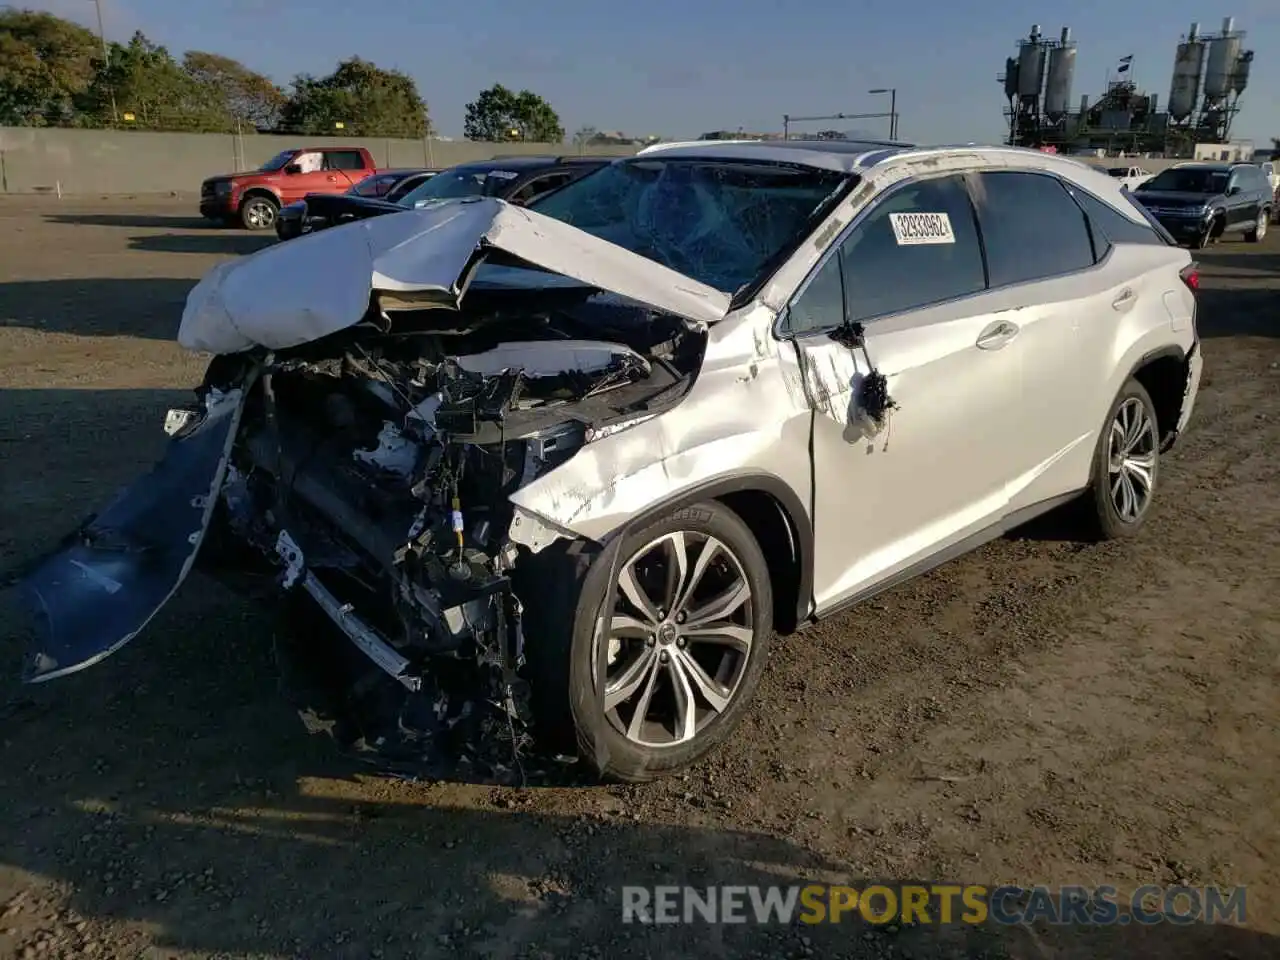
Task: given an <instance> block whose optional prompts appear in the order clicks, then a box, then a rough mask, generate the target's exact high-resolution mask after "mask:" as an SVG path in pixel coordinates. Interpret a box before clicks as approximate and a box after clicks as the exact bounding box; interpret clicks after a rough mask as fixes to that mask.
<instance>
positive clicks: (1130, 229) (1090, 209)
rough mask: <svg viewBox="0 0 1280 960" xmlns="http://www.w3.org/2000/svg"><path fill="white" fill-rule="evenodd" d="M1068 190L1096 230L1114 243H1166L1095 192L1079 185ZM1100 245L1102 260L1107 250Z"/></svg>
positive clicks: (1157, 244)
mask: <svg viewBox="0 0 1280 960" xmlns="http://www.w3.org/2000/svg"><path fill="white" fill-rule="evenodd" d="M1068 190H1070V192H1071V195H1072V196H1073V197H1075V198H1076V203H1078V204H1080V207H1081V209H1082V210H1084V212H1085V215H1086V216H1088V218H1089V222H1090V223H1091V224H1092V225H1093V227H1094V230H1095V231H1101V233H1102V235H1103V236H1104V237H1105V238H1106V239H1107V240H1109V241H1111V242H1112V243H1145V244H1149V245H1150V244H1154V245H1155V246H1163V245H1164V241H1163V240H1162V239H1161V238H1160V237H1159V235H1158V234H1157V233H1156V232H1155V230H1153V229H1151V227H1150V226H1149V225H1147V224H1146V223H1135V222H1134V221H1133V220H1130V219H1129V218H1128V217H1126V216H1125V215H1124V214H1122V213H1121V212H1120V211H1119V210H1117V209H1115V208H1114V207H1113V206H1111V205H1110V204H1109V203H1104V202H1103V201H1102V200H1099V199H1098V198H1097V197H1095V196H1094V195H1093V194H1091V193H1086V192H1085V191H1084V190H1081V189H1080V188H1079V187H1069V188H1068ZM1096 239H1097V238H1096V237H1095V240H1096ZM1098 246H1099V250H1098V259H1099V260H1101V259H1102V254H1103V253H1104V252H1105V251H1104V250H1103V249H1102V247H1103V246H1104V245H1103V244H1099V245H1098Z"/></svg>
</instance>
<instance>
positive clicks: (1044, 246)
mask: <svg viewBox="0 0 1280 960" xmlns="http://www.w3.org/2000/svg"><path fill="white" fill-rule="evenodd" d="M969 183H970V188H971V190H972V191H973V198H974V205H975V206H976V208H977V211H978V223H979V225H980V226H981V229H982V240H983V246H984V248H985V250H986V255H987V265H988V269H989V271H990V282H991V290H992V292H991V295H990V296H991V300H992V305H993V308H994V309H998V310H999V311H1000V316H1001V317H1003V318H1005V319H1006V320H1007V322H1009V323H1010V324H1012V325H1013V326H1014V327H1016V328H1017V329H1018V331H1019V333H1018V336H1019V339H1020V342H1021V345H1022V354H1021V357H1022V364H1023V367H1022V370H1023V383H1024V388H1025V389H1024V392H1023V397H1022V401H1021V409H1020V411H1019V414H1018V416H1017V418H1016V423H1015V425H1014V429H1013V432H1012V433H1011V435H1010V436H1009V438H1008V439H1009V443H1010V444H1011V446H1012V447H1013V448H1014V454H1013V456H1014V458H1015V460H1016V467H1015V468H1014V469H1012V470H1011V471H1010V474H1009V483H1010V488H1009V498H1010V504H1011V508H1012V509H1013V510H1015V511H1016V510H1018V509H1021V508H1022V507H1026V506H1031V505H1032V504H1035V503H1038V502H1040V501H1041V500H1046V499H1049V498H1051V497H1053V496H1056V495H1058V494H1060V493H1065V492H1067V490H1066V489H1064V488H1067V487H1070V486H1072V485H1073V484H1074V483H1075V482H1076V481H1075V477H1074V473H1075V472H1076V471H1075V468H1074V463H1075V462H1076V460H1075V458H1073V457H1072V454H1073V452H1074V453H1076V454H1079V453H1080V448H1081V447H1082V446H1087V445H1088V444H1089V443H1090V442H1091V441H1090V439H1089V438H1090V435H1091V433H1092V431H1093V430H1094V425H1093V424H1092V423H1089V424H1086V423H1084V422H1083V417H1082V415H1081V410H1080V404H1079V400H1078V398H1079V397H1080V395H1081V393H1082V392H1086V393H1087V392H1088V391H1089V390H1090V389H1091V387H1090V386H1089V385H1088V384H1085V383H1082V379H1081V378H1082V377H1083V376H1084V373H1083V371H1084V369H1085V364H1084V353H1085V351H1086V349H1087V344H1088V343H1089V342H1090V336H1089V334H1090V332H1091V330H1092V328H1093V326H1095V325H1098V324H1106V323H1114V320H1113V319H1112V316H1113V310H1112V308H1111V307H1110V300H1118V301H1119V302H1120V305H1121V306H1120V309H1123V308H1124V307H1125V305H1126V304H1128V305H1129V306H1132V305H1133V300H1132V299H1129V300H1126V299H1124V298H1134V297H1136V294H1135V291H1133V290H1132V289H1129V288H1125V287H1123V285H1119V286H1117V287H1116V289H1115V290H1111V289H1110V287H1111V286H1115V284H1114V283H1111V282H1110V281H1108V280H1107V279H1106V278H1103V277H1101V276H1099V275H1098V274H1097V273H1096V272H1095V270H1094V266H1095V263H1096V262H1097V260H1098V257H1097V256H1096V255H1095V248H1094V245H1093V241H1092V237H1091V235H1090V229H1089V223H1088V221H1087V219H1086V217H1085V214H1084V212H1083V211H1082V210H1081V209H1080V208H1079V206H1078V205H1077V204H1076V202H1075V201H1074V200H1073V199H1072V197H1071V195H1070V194H1069V193H1068V191H1067V188H1066V187H1065V185H1064V184H1063V183H1062V181H1060V180H1059V179H1058V178H1056V177H1054V176H1051V175H1049V174H1044V173H1035V172H1030V171H1028V172H1020V171H998V172H984V173H979V174H976V175H973V176H971V177H970V178H969Z"/></svg>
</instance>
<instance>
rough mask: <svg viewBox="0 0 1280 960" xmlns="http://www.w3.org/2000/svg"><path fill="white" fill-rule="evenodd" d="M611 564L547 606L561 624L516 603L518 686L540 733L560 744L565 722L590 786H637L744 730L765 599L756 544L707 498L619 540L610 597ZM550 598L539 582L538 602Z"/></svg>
mask: <svg viewBox="0 0 1280 960" xmlns="http://www.w3.org/2000/svg"><path fill="white" fill-rule="evenodd" d="M611 556H612V553H611V552H609V551H605V552H604V553H603V554H601V555H600V556H598V557H597V558H596V560H595V562H594V563H593V564H592V566H591V567H589V568H588V569H587V571H586V573H585V576H583V577H582V579H581V581H580V582H581V590H580V591H578V595H577V599H576V603H574V604H572V605H563V604H561V603H555V604H553V605H552V606H553V607H559V610H560V611H561V614H560V615H559V616H550V617H548V616H546V614H548V613H551V612H552V611H551V610H550V609H548V608H547V607H543V609H542V611H536V608H537V607H539V606H543V605H542V604H541V603H535V604H532V605H530V606H529V607H526V612H527V614H531V615H533V616H532V617H527V618H526V621H525V628H526V635H527V637H528V643H527V650H528V656H529V659H530V666H531V667H532V668H533V669H532V675H531V676H530V681H531V683H532V685H533V693H534V705H535V711H536V712H537V723H538V727H539V731H540V732H541V733H544V734H545V733H552V734H555V733H560V734H561V735H563V734H564V733H567V732H568V731H567V730H565V727H566V726H567V727H569V728H571V730H572V739H573V740H574V741H576V745H577V749H578V755H579V757H580V758H581V759H583V760H585V761H586V762H587V763H588V764H589V765H590V766H591V767H593V768H594V770H595V771H596V772H597V773H598V774H599V775H600V776H601V777H603V778H604V779H607V780H615V781H623V782H627V783H644V782H647V781H651V780H656V779H659V778H661V777H664V776H668V775H670V774H672V773H675V772H677V771H679V770H681V769H683V768H685V767H687V766H689V765H691V764H693V763H695V762H697V761H698V760H700V759H702V758H703V757H705V756H706V755H707V754H708V753H710V752H711V751H712V750H713V749H714V748H715V747H716V746H718V745H719V744H720V743H721V742H723V741H724V740H725V739H726V738H727V737H728V736H729V735H730V734H731V733H732V732H733V731H734V729H736V727H737V726H738V724H739V723H740V722H741V721H742V718H743V716H744V715H745V713H746V710H747V709H748V706H749V704H750V701H751V697H752V695H753V694H754V693H755V691H756V688H757V687H758V685H759V683H760V677H761V675H762V673H763V671H764V666H765V662H766V661H767V659H768V646H769V640H770V638H771V636H772V633H773V596H772V592H771V586H770V579H769V569H768V565H767V564H766V562H765V559H764V555H763V553H762V552H761V550H760V546H759V544H758V543H757V542H756V539H755V537H754V536H753V535H752V533H751V531H750V529H748V527H747V525H746V524H745V523H743V522H742V520H741V519H740V518H739V517H738V515H737V514H735V513H734V512H733V511H732V510H730V509H729V508H728V507H726V506H724V505H723V504H720V503H718V502H715V501H708V502H705V503H699V504H696V505H694V506H690V507H685V508H683V509H680V510H677V511H676V512H674V513H672V514H669V515H667V516H665V517H661V518H659V519H657V520H654V521H653V522H651V523H649V524H646V525H645V526H644V527H642V528H641V529H638V530H636V531H634V532H632V533H631V534H629V535H628V536H627V537H626V538H625V540H624V541H623V542H622V544H621V547H620V551H619V554H618V560H619V563H618V567H617V570H618V584H617V586H616V587H615V586H612V585H611V584H610V583H609V580H610V575H611V573H612V572H613V571H612V570H611V569H610V567H611V564H610V562H609V558H610V557H611ZM535 562H536V561H535ZM681 571H683V576H680V575H679V574H680V572H681ZM668 577H670V579H668ZM555 579H561V578H558V577H557V578H555ZM610 589H612V591H613V596H612V597H611V598H606V597H605V591H606V590H610ZM554 593H555V587H554V585H551V590H550V592H549V594H548V595H547V596H546V597H545V598H544V599H545V600H550V594H554ZM602 603H604V604H605V607H606V610H607V613H606V616H607V617H608V621H607V626H606V629H605V631H604V636H603V637H602V639H601V642H602V643H605V644H607V647H606V648H605V651H604V655H603V659H604V661H605V667H604V676H603V677H602V678H599V680H598V679H597V674H598V666H599V664H600V661H601V659H602V657H601V651H600V649H599V647H598V646H597V644H596V638H595V625H596V616H597V613H598V611H599V610H600V608H601V604H602ZM672 607H674V609H671V608H672ZM539 613H541V614H542V615H541V616H540V615H539ZM566 613H567V614H568V616H565V615H564V614H566ZM556 620H559V624H558V625H557V624H556V622H555V621H556ZM535 622H538V623H539V625H540V626H541V629H538V634H539V635H538V636H535V635H534V634H533V632H532V628H534V623H535ZM602 683H603V688H601V684H602ZM637 715H640V717H639V720H638V721H637ZM549 728H550V729H549Z"/></svg>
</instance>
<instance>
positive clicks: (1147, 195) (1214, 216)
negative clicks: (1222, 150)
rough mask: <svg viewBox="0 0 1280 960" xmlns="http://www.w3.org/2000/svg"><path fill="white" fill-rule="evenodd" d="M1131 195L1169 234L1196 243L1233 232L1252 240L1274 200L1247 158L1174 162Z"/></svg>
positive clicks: (1266, 220)
mask: <svg viewBox="0 0 1280 960" xmlns="http://www.w3.org/2000/svg"><path fill="white" fill-rule="evenodd" d="M1133 196H1134V199H1135V200H1137V201H1138V202H1139V203H1141V204H1142V205H1143V206H1144V207H1145V208H1146V209H1147V211H1148V212H1150V213H1151V214H1152V216H1154V217H1155V218H1156V219H1157V220H1159V221H1160V223H1161V224H1162V225H1163V226H1164V227H1165V229H1167V230H1168V231H1169V232H1170V233H1171V234H1173V236H1174V237H1175V238H1177V239H1178V240H1179V241H1180V242H1183V243H1186V244H1188V245H1190V246H1192V247H1196V248H1199V247H1203V246H1205V245H1206V244H1208V243H1212V242H1214V241H1216V240H1218V239H1219V238H1220V237H1223V236H1226V235H1228V234H1233V233H1241V234H1244V238H1245V239H1246V240H1247V241H1249V242H1250V243H1257V242H1258V241H1259V240H1261V239H1262V238H1263V237H1265V236H1266V234H1267V224H1268V223H1269V222H1270V220H1271V211H1272V209H1273V208H1274V205H1275V200H1274V198H1273V196H1272V192H1271V186H1270V184H1269V183H1267V180H1266V177H1264V176H1263V174H1262V170H1261V168H1259V167H1258V166H1257V165H1256V164H1252V163H1179V164H1177V165H1176V166H1172V167H1170V168H1169V169H1167V170H1162V171H1161V172H1160V173H1158V174H1156V175H1155V176H1154V177H1152V178H1151V179H1150V180H1148V181H1147V182H1146V183H1144V184H1142V185H1140V186H1139V187H1138V189H1137V190H1135V191H1134V193H1133Z"/></svg>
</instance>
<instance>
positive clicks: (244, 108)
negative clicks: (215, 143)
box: [182, 50, 286, 129]
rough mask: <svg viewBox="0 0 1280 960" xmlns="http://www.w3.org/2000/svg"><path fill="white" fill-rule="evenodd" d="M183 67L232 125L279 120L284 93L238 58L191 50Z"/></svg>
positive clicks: (255, 125)
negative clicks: (206, 92)
mask: <svg viewBox="0 0 1280 960" xmlns="http://www.w3.org/2000/svg"><path fill="white" fill-rule="evenodd" d="M182 69H183V71H185V72H186V74H187V76H189V77H190V78H191V79H192V80H193V81H194V82H195V83H196V84H197V85H198V86H199V87H201V88H203V89H204V90H207V91H208V92H209V93H210V94H211V95H212V98H213V100H214V102H215V103H216V108H217V110H218V111H219V112H221V113H224V114H226V116H227V117H228V118H229V119H230V121H231V122H232V124H234V122H235V121H237V120H238V121H240V123H241V125H242V126H243V127H249V128H251V129H256V128H258V127H271V126H274V125H275V124H276V123H277V121H278V120H279V119H280V111H281V109H282V108H283V107H284V103H285V99H286V97H285V92H284V91H283V90H281V89H280V88H279V87H278V86H276V85H275V84H274V83H272V82H271V80H270V79H268V78H267V77H264V76H263V75H262V74H260V73H255V72H254V71H252V70H250V69H249V68H248V67H246V66H245V65H244V64H242V63H240V62H239V61H238V60H232V59H231V58H230V57H224V56H222V55H221V54H218V53H206V52H204V51H201V50H190V51H188V52H187V54H186V55H185V56H184V57H183V58H182Z"/></svg>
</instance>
